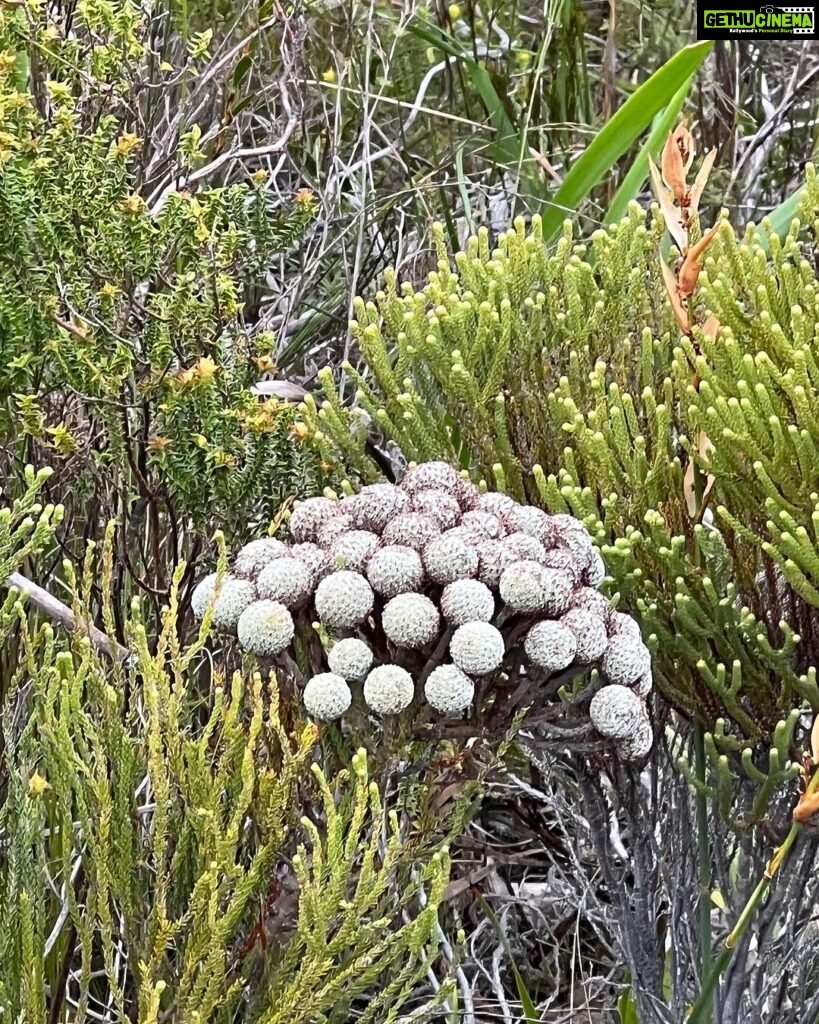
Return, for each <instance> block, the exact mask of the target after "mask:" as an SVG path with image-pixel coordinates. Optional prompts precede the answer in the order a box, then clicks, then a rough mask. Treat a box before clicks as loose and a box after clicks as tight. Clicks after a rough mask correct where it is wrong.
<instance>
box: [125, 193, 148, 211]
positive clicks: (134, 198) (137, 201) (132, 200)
mask: <svg viewBox="0 0 819 1024" xmlns="http://www.w3.org/2000/svg"><path fill="white" fill-rule="evenodd" d="M124 206H125V209H126V210H127V211H128V213H142V212H143V210H146V209H147V206H146V205H145V200H144V199H143V198H142V196H139V195H137V194H136V192H134V193H133V195H130V196H128V198H127V199H126V200H125V202H124Z"/></svg>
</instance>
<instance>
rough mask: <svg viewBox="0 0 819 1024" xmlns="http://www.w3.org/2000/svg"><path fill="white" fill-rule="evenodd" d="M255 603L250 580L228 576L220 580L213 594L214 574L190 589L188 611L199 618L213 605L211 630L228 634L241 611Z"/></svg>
mask: <svg viewBox="0 0 819 1024" xmlns="http://www.w3.org/2000/svg"><path fill="white" fill-rule="evenodd" d="M214 594H216V600H215V602H214V601H213V598H214ZM255 600H256V586H255V584H254V583H253V582H252V581H251V580H244V579H239V578H238V577H236V576H231V575H229V574H226V575H225V576H223V577H222V582H221V584H220V585H219V587H218V593H217V575H216V573H215V572H214V573H211V574H210V575H209V576H205V578H204V579H202V580H200V582H199V583H198V584H197V585H196V587H195V588H194V591H193V593H192V594H191V608H192V609H193V614H194V615H195V616H196V617H197V618H198V619H201V618H204V615H205V612H206V611H207V609H208V607H210V606H211V603H213V611H212V613H211V621H212V623H213V626H214V628H215V629H221V630H224V631H225V632H229V633H232V632H234V630H235V629H236V624H237V623H238V621H239V617H240V616H241V614H242V612H243V611H244V610H245V609H246V608H247V607H248V606H249V605H251V604H252V603H253V602H254V601H255Z"/></svg>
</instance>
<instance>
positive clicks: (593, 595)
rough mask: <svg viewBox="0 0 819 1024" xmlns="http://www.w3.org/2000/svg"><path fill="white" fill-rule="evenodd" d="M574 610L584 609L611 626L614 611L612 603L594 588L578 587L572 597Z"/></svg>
mask: <svg viewBox="0 0 819 1024" xmlns="http://www.w3.org/2000/svg"><path fill="white" fill-rule="evenodd" d="M572 608H582V609H583V610H584V611H588V612H593V613H594V614H595V615H597V616H598V617H599V618H601V619H602V620H603V621H604V622H605V623H606V627H607V628H608V626H609V621H610V619H611V616H612V612H613V609H612V607H611V602H610V601H609V599H608V598H607V597H606V596H605V595H604V594H601V593H600V591H599V590H595V589H594V588H592V587H578V588H577V590H575V592H574V596H573V597H572Z"/></svg>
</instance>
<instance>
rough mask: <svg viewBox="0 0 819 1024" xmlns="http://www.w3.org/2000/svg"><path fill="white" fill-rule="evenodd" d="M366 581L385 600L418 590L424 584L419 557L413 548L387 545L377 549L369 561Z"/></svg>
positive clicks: (422, 568)
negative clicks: (385, 598)
mask: <svg viewBox="0 0 819 1024" xmlns="http://www.w3.org/2000/svg"><path fill="white" fill-rule="evenodd" d="M367 579H368V580H369V581H370V586H371V587H372V588H373V590H374V591H375V592H376V593H377V594H381V595H382V596H383V597H387V598H389V597H395V595H396V594H403V593H405V592H406V591H408V590H418V588H419V587H420V586H421V584H422V583H423V582H424V567H423V565H422V564H421V556H420V555H419V554H418V552H417V551H415V550H414V549H413V548H407V547H403V546H400V545H397V544H388V545H387V546H386V547H382V548H379V549H378V551H376V552H375V554H374V555H373V556H372V558H371V559H370V562H369V565H368V566H367Z"/></svg>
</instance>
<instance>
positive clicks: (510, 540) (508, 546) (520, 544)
mask: <svg viewBox="0 0 819 1024" xmlns="http://www.w3.org/2000/svg"><path fill="white" fill-rule="evenodd" d="M502 544H503V551H504V557H505V559H506V564H507V565H511V564H512V563H513V562H542V561H543V560H544V559H545V557H546V548H545V547H544V545H543V544H541V543H540V541H539V540H538V539H537V537H533V536H532V535H531V534H530V533H521V532H517V533H510V534H509V535H508V536H506V537H504V538H503V541H502Z"/></svg>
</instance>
